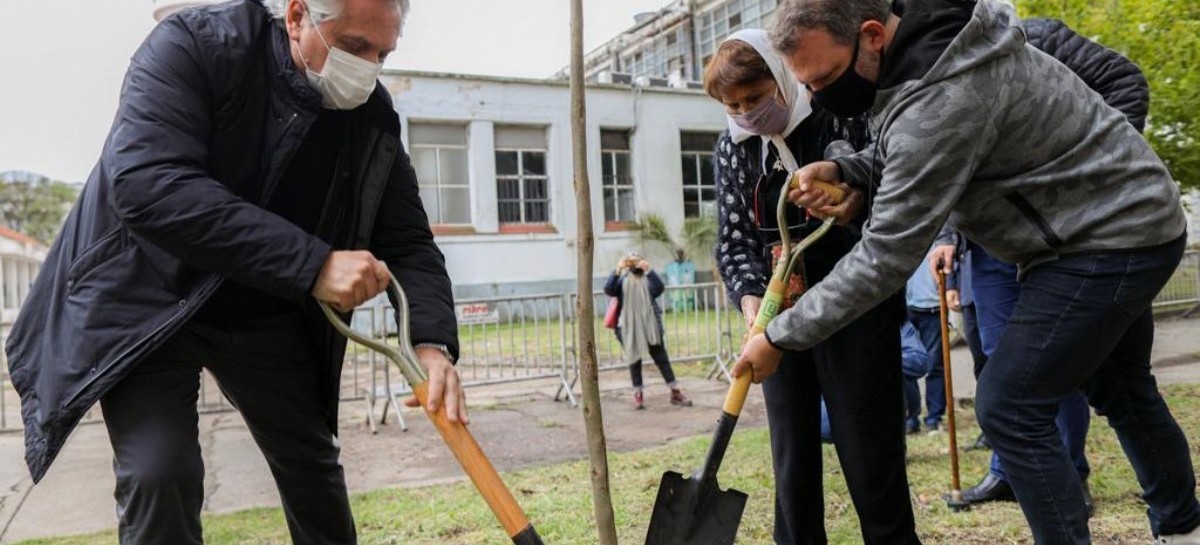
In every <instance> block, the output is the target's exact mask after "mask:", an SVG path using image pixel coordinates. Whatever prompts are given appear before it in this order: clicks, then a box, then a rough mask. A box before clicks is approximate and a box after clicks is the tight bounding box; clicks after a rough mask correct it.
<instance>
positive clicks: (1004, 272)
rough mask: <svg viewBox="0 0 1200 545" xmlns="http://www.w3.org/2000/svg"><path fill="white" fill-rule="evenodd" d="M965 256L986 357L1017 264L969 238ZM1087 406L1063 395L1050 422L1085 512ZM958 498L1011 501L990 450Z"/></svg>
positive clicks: (1012, 299)
mask: <svg viewBox="0 0 1200 545" xmlns="http://www.w3.org/2000/svg"><path fill="white" fill-rule="evenodd" d="M967 244H968V246H969V247H970V254H969V255H970V260H969V262H968V263H967V266H969V267H970V269H971V277H972V278H971V280H972V288H973V290H974V299H975V307H976V314H977V319H978V322H979V339H980V341H981V343H982V348H983V353H984V354H985V355H986V356H988V357H990V356H991V355H992V353H993V352H994V351H995V349H996V346H997V345H998V344H999V341H1000V337H1001V335H1003V333H1004V329H1005V326H1006V325H1007V324H1008V318H1009V315H1011V314H1012V310H1013V308H1014V307H1015V306H1016V304H1017V299H1018V298H1019V296H1020V293H1021V285H1020V284H1019V283H1018V282H1017V268H1016V266H1014V265H1009V264H1007V263H1003V262H1001V261H999V260H997V259H996V258H994V257H992V256H991V255H989V254H988V253H987V252H986V251H984V250H983V248H980V247H979V246H976V245H974V244H972V243H970V242H968V243H967ZM1091 419H1092V415H1091V409H1090V408H1089V407H1088V402H1087V397H1086V396H1085V395H1084V394H1083V392H1078V393H1077V394H1076V395H1073V396H1071V397H1068V398H1067V399H1065V400H1063V401H1062V403H1061V404H1060V405H1059V408H1058V417H1057V418H1056V419H1055V424H1056V425H1057V426H1058V432H1059V435H1061V436H1062V440H1063V444H1064V445H1065V446H1066V448H1067V454H1068V455H1069V456H1070V457H1071V462H1072V463H1073V464H1074V466H1075V469H1076V471H1078V472H1079V480H1080V481H1081V482H1083V483H1084V500H1085V503H1086V505H1087V509H1088V515H1089V516H1090V515H1091V514H1092V512H1093V511H1094V509H1095V506H1094V503H1093V501H1092V496H1091V493H1090V491H1089V490H1088V486H1087V478H1088V476H1089V475H1090V474H1091V466H1090V465H1088V460H1087V456H1086V454H1085V452H1084V447H1085V444H1086V442H1087V434H1088V429H1089V427H1090V426H1091ZM963 499H965V500H967V501H968V502H971V503H983V502H988V501H999V500H1009V501H1012V500H1015V497H1014V496H1013V493H1012V489H1011V488H1010V487H1009V485H1008V479H1007V477H1006V476H1005V474H1004V467H1003V466H1002V465H1001V463H1000V457H999V456H997V455H996V454H992V463H991V468H990V469H989V472H988V475H987V476H985V477H984V478H983V481H981V482H980V483H979V484H978V485H976V486H974V487H972V488H970V489H967V490H966V491H964V492H963Z"/></svg>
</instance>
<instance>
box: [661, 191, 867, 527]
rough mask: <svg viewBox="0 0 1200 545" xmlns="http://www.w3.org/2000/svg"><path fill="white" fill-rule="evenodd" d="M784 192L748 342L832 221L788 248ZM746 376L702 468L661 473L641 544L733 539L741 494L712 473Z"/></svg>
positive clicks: (730, 398) (737, 382) (775, 310)
mask: <svg viewBox="0 0 1200 545" xmlns="http://www.w3.org/2000/svg"><path fill="white" fill-rule="evenodd" d="M815 184H816V185H817V186H818V187H819V188H820V189H821V190H822V191H824V192H825V193H826V194H828V195H829V196H831V197H833V199H834V200H835V201H837V202H841V201H842V200H843V199H845V196H846V194H845V192H844V191H843V190H842V189H841V188H840V187H837V186H835V185H832V184H827V183H823V182H815ZM789 185H790V186H791V187H793V188H794V187H795V186H796V182H795V180H790V181H789ZM787 193H788V192H787V191H782V192H780V195H779V204H778V207H777V215H778V219H779V232H780V236H781V237H782V241H781V244H782V246H783V249H782V251H781V252H780V254H779V255H780V259H779V262H778V263H776V265H775V270H774V272H773V273H772V275H771V282H770V284H769V285H768V286H767V293H766V294H765V295H764V296H763V302H762V306H760V307H759V309H758V315H757V316H756V317H755V319H754V326H753V327H751V328H750V332H749V333H747V338H749V337H753V336H754V335H757V334H759V333H762V332H763V331H764V330H766V328H767V324H768V323H770V322H771V319H772V318H774V317H775V316H776V315H777V314H779V309H780V308H781V307H782V305H783V301H784V297H785V296H786V293H787V282H788V278H789V277H790V276H791V275H792V271H793V270H794V269H795V267H796V264H797V263H798V262H799V257H800V254H801V252H803V251H804V250H806V249H808V247H809V246H812V245H813V243H815V242H816V241H817V240H820V238H821V237H822V236H824V235H825V233H827V232H828V231H829V229H830V228H832V227H833V224H834V221H835V219H834V218H832V217H830V218H826V219H825V221H824V222H823V223H822V224H821V226H820V227H818V228H817V230H815V231H813V232H812V233H811V234H809V235H808V236H807V237H805V238H804V240H802V241H800V243H799V244H797V245H796V247H795V248H792V243H791V236H790V234H789V233H788V229H787V218H786V216H785V215H784V211H785V207H786V205H787ZM750 379H751V377H750V373H742V376H740V377H738V378H736V379H734V380H733V382H732V383H730V385H729V392H728V393H727V394H726V395H725V405H724V407H723V410H722V412H721V417H720V418H719V419H718V420H717V429H716V431H715V432H713V439H712V445H711V446H709V448H708V454H707V455H706V456H705V457H704V465H702V466H700V469H699V470H697V471H696V473H695V474H693V475H692V476H691V477H690V478H685V477H684V476H683V475H681V474H679V473H676V472H674V471H668V472H666V473H663V478H662V483H661V484H660V485H659V488H658V498H657V499H656V500H655V501H654V512H653V513H652V514H651V515H650V529H649V530H648V531H647V533H646V545H731V544H732V543H733V541H734V538H735V537H736V536H737V529H738V526H739V525H740V524H741V521H742V511H744V510H745V508H746V498H747V496H746V494H745V493H744V492H739V491H737V490H733V489H729V490H721V487H720V486H719V485H718V484H717V470H718V469H720V467H721V460H722V459H724V457H725V449H726V448H727V447H728V446H729V440H730V438H732V437H733V428H734V427H736V426H737V420H738V416H739V415H741V413H742V406H743V405H745V403H746V394H747V393H749V391H750Z"/></svg>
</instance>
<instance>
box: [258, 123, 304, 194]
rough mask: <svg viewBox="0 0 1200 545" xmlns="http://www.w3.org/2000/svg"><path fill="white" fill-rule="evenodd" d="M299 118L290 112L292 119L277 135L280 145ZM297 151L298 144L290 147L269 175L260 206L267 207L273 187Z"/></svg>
mask: <svg viewBox="0 0 1200 545" xmlns="http://www.w3.org/2000/svg"><path fill="white" fill-rule="evenodd" d="M299 118H300V114H299V113H296V112H292V117H291V118H290V119H288V122H287V125H286V126H284V127H283V131H282V132H281V133H280V135H279V142H281V143H282V142H283V141H284V139H286V138H287V136H288V133H289V132H290V131H291V130H292V125H295V124H296V120H297V119H299ZM299 149H300V144H297V145H295V146H291V147H290V149H288V151H287V155H285V156H284V157H283V160H282V161H281V162H280V164H279V168H277V169H275V171H274V172H272V173H271V177H270V178H268V179H267V183H266V184H263V190H262V194H261V200H260V202H261V203H262V206H266V205H267V199H269V198H271V194H272V193H274V192H275V187H276V186H278V185H279V180H280V179H281V178H283V173H284V171H285V170H287V166H288V164H290V163H291V162H292V157H294V156H295V155H296V151H297V150H299Z"/></svg>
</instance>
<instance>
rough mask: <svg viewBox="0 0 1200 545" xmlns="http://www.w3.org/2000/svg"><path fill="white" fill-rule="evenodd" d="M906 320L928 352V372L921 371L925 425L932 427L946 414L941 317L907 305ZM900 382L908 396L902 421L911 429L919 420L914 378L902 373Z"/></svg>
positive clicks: (917, 397) (938, 314)
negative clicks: (915, 329)
mask: <svg viewBox="0 0 1200 545" xmlns="http://www.w3.org/2000/svg"><path fill="white" fill-rule="evenodd" d="M908 320H909V321H910V322H912V325H913V327H915V328H917V333H918V334H919V335H920V336H921V343H922V344H924V345H925V351H926V352H927V353H928V354H929V372H928V373H926V374H925V426H926V427H929V428H932V427H934V426H937V425H938V424H939V423H941V421H942V416H944V415H945V414H946V382H945V379H944V378H943V374H944V370H943V368H942V318H941V315H940V313H939V311H937V310H934V311H932V312H930V311H928V310H921V309H914V308H909V309H908ZM904 382H905V391H906V394H907V395H908V396H910V397H909V410H910V412H909V417H908V420H907V422H906V424H907V425H908V428H909V429H910V430H911V429H915V428H916V425H917V423H918V421H919V420H920V413H921V407H920V403H921V402H920V397H919V396H914V395H913V393H914V392H917V391H919V390H917V379H915V378H908V377H905V379H904ZM914 399H916V409H917V410H916V414H915V415H914V414H913V413H912V412H911V410H912V404H913V401H914Z"/></svg>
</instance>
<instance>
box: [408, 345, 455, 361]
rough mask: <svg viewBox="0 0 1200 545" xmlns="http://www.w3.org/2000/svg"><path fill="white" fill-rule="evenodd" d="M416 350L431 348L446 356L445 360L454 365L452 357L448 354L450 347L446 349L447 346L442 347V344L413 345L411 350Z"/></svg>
mask: <svg viewBox="0 0 1200 545" xmlns="http://www.w3.org/2000/svg"><path fill="white" fill-rule="evenodd" d="M418 348H432V349H434V350H437V351H438V352H441V353H442V355H443V356H446V359H447V360H450V363H456V362H455V361H454V356H453V355H451V354H450V347H448V346H446V345H444V344H440V343H417V344H414V345H413V350H416V349H418Z"/></svg>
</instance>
